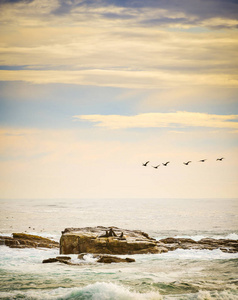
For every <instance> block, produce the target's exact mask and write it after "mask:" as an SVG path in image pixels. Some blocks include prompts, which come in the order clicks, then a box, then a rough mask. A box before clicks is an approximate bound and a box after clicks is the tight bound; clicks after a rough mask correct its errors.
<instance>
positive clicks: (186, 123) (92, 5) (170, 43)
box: [0, 0, 238, 198]
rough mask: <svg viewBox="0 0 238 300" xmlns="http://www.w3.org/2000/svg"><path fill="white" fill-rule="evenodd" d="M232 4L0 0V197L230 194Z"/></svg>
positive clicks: (234, 67) (235, 42)
mask: <svg viewBox="0 0 238 300" xmlns="http://www.w3.org/2000/svg"><path fill="white" fill-rule="evenodd" d="M237 12H238V2H237V1H234V0H208V1H207V0H172V1H165V0H148V1H143V0H135V1H132V0H112V1H109V0H99V1H91V0H88V1H87V0H85V1H83V0H68V1H64V0H53V1H46V0H2V1H0V138H1V145H0V169H1V173H0V198H137V197H139V198H146V197H148V198H165V197H166V198H213V197H214V198H222V197H224V198H228V197H229V198H231V197H237V196H238V155H237V153H238V139H237V137H238V100H237V95H238V51H237V49H238V17H237V16H238V14H237ZM218 157H225V159H224V160H223V161H222V162H220V161H217V160H216V159H217V158H218ZM203 158H206V159H207V160H206V162H205V163H200V162H199V160H200V159H203ZM148 160H149V161H150V163H149V164H148V166H147V167H143V166H142V163H144V162H145V161H148ZM188 160H191V161H192V163H191V164H189V165H188V166H185V165H184V164H183V162H185V161H188ZM165 161H170V164H169V165H168V166H167V167H164V166H162V165H161V166H160V167H159V168H158V169H154V168H152V165H158V164H162V162H165Z"/></svg>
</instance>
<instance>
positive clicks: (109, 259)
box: [42, 253, 135, 266]
mask: <svg viewBox="0 0 238 300" xmlns="http://www.w3.org/2000/svg"><path fill="white" fill-rule="evenodd" d="M85 255H87V253H82V254H80V255H79V256H78V259H80V260H84V256H85ZM93 258H94V259H95V262H98V263H104V264H111V263H124V262H125V263H131V262H135V259H133V258H129V257H126V258H121V257H117V256H112V255H104V254H95V255H93ZM54 262H60V263H64V264H67V265H74V266H79V265H82V262H81V263H80V262H72V261H71V257H69V256H57V257H56V258H48V259H44V260H43V261H42V263H43V264H44V263H54Z"/></svg>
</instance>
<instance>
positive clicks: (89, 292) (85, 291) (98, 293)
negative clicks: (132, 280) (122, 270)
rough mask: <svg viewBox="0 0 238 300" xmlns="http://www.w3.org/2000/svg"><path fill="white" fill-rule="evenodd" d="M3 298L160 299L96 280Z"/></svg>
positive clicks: (1, 294) (77, 299)
mask: <svg viewBox="0 0 238 300" xmlns="http://www.w3.org/2000/svg"><path fill="white" fill-rule="evenodd" d="M0 298H1V299H4V300H10V299H11V300H12V299H29V300H30V299H31V300H39V299H45V300H52V299H56V300H71V299H74V300H162V299H164V298H163V297H162V296H161V295H160V294H159V293H158V292H148V293H139V292H135V291H130V290H129V289H128V288H126V287H124V286H120V285H117V284H113V283H106V282H96V283H94V284H89V285H87V286H85V287H82V288H57V289H54V290H51V291H44V290H41V291H39V290H31V291H25V292H22V291H14V292H13V293H9V292H4V293H0Z"/></svg>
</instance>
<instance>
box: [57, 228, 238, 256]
mask: <svg viewBox="0 0 238 300" xmlns="http://www.w3.org/2000/svg"><path fill="white" fill-rule="evenodd" d="M176 249H197V250H204V249H206V250H207V249H208V250H214V249H220V250H221V251H223V252H227V253H236V252H238V241H237V240H229V239H212V238H206V239H201V240H200V241H194V240H192V239H189V238H171V237H170V238H166V239H161V240H159V241H157V240H155V239H153V238H151V237H149V236H148V234H147V233H144V232H142V231H139V230H126V229H121V228H117V227H103V226H97V227H85V228H66V229H65V230H64V231H63V232H62V236H61V239H60V254H80V253H92V254H114V255H117V254H118V255H125V254H146V253H163V252H168V251H173V250H176Z"/></svg>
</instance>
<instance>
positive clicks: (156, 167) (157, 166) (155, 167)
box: [152, 165, 160, 169]
mask: <svg viewBox="0 0 238 300" xmlns="http://www.w3.org/2000/svg"><path fill="white" fill-rule="evenodd" d="M159 166H160V165H158V166H152V167H153V168H155V169H157V168H158V167H159Z"/></svg>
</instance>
